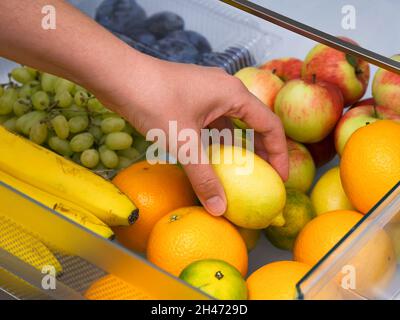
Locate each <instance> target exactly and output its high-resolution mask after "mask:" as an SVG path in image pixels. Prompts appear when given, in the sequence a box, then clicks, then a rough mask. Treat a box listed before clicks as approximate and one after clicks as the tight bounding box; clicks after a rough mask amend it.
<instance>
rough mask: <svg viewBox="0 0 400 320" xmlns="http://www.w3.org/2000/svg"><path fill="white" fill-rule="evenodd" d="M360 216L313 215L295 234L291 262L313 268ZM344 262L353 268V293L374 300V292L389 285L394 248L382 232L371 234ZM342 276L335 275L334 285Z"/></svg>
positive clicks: (352, 213)
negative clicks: (354, 287)
mask: <svg viewBox="0 0 400 320" xmlns="http://www.w3.org/2000/svg"><path fill="white" fill-rule="evenodd" d="M362 217H363V215H362V214H360V213H358V212H355V211H348V210H338V211H331V212H327V213H324V214H322V215H319V216H317V217H316V218H314V219H313V220H311V221H310V222H309V223H308V224H307V225H306V226H305V227H304V229H303V230H302V231H301V232H300V234H299V235H298V237H297V239H296V242H295V245H294V250H293V255H294V259H295V260H296V261H299V262H303V263H306V264H308V265H310V266H313V265H315V264H316V263H317V262H318V261H319V260H320V259H321V258H323V257H324V256H325V255H326V254H327V253H328V252H329V251H330V250H331V249H332V248H333V247H334V246H335V245H336V244H337V243H338V242H339V241H340V240H341V239H342V238H343V237H344V236H345V235H346V234H347V233H348V232H349V231H350V230H351V229H352V228H353V227H354V226H355V225H356V224H357V223H358V222H359V221H360V220H361V219H362ZM342 250H343V249H342ZM353 251H354V250H353ZM346 261H347V262H346V263H347V266H350V267H352V268H354V275H355V277H356V278H355V283H356V290H355V291H357V292H358V293H359V294H361V295H362V296H364V297H371V298H372V297H375V298H376V297H377V296H376V294H377V292H379V291H381V290H382V289H383V288H384V287H385V286H386V285H387V284H388V283H390V281H391V279H392V278H393V274H394V273H395V270H396V258H395V249H394V247H393V243H392V241H391V240H390V238H389V236H388V235H387V233H386V232H385V231H383V230H376V231H375V232H374V233H373V234H371V235H370V239H369V241H368V242H366V243H365V244H364V245H363V246H362V248H361V249H359V250H357V251H354V252H353V254H352V256H351V257H349V258H348V259H347V260H346ZM345 276H346V273H343V272H339V273H338V275H337V276H336V283H337V284H338V285H342V282H343V280H346V279H345Z"/></svg>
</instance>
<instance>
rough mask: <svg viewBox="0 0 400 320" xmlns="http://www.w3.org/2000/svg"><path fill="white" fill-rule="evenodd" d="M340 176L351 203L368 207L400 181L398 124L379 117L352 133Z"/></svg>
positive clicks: (364, 207)
mask: <svg viewBox="0 0 400 320" xmlns="http://www.w3.org/2000/svg"><path fill="white" fill-rule="evenodd" d="M340 177H341V179H342V184H343V189H344V191H345V193H346V195H347V197H348V198H349V199H350V202H351V203H352V204H353V206H354V207H355V208H356V209H357V210H358V211H360V212H362V213H367V212H368V211H369V210H371V209H372V207H373V206H374V205H375V204H376V203H377V202H379V200H381V199H382V197H383V196H384V195H385V194H386V193H388V192H389V190H390V189H391V188H393V187H394V186H395V184H396V183H398V182H399V181H400V124H399V123H396V122H394V121H390V120H380V121H377V122H374V123H372V124H369V125H367V126H365V127H362V128H360V129H358V130H357V131H356V132H354V133H353V135H352V136H351V137H350V139H349V141H348V142H347V143H346V146H345V148H344V151H343V154H342V159H341V164H340Z"/></svg>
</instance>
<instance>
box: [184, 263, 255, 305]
mask: <svg viewBox="0 0 400 320" xmlns="http://www.w3.org/2000/svg"><path fill="white" fill-rule="evenodd" d="M179 278H181V279H182V280H183V281H185V282H187V283H188V284H190V285H192V286H193V287H196V288H198V289H200V290H201V291H203V292H205V293H207V294H208V295H210V296H212V297H214V298H216V299H220V300H246V299H247V287H246V282H245V281H244V279H243V278H242V275H241V274H240V272H239V271H238V270H237V269H236V268H235V267H233V266H232V265H230V264H229V263H227V262H225V261H222V260H216V259H205V260H199V261H195V262H193V263H191V264H190V265H188V266H187V267H186V268H185V269H184V270H183V271H182V273H181V274H180V276H179Z"/></svg>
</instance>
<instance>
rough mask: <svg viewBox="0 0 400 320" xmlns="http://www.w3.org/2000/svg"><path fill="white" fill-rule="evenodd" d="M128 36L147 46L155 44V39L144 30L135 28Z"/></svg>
mask: <svg viewBox="0 0 400 320" xmlns="http://www.w3.org/2000/svg"><path fill="white" fill-rule="evenodd" d="M128 36H129V37H130V38H132V39H133V40H135V41H138V42H140V43H143V44H145V45H147V46H151V45H153V44H155V43H156V42H157V39H156V37H155V36H154V34H152V33H151V32H149V31H147V30H146V29H145V28H137V29H134V30H132V31H131V32H130V33H129V34H128Z"/></svg>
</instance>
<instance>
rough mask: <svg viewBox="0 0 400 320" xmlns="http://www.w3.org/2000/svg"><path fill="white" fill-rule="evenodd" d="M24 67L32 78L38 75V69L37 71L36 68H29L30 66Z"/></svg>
mask: <svg viewBox="0 0 400 320" xmlns="http://www.w3.org/2000/svg"><path fill="white" fill-rule="evenodd" d="M24 68H25V69H26V70H27V71H28V72H29V74H30V75H31V76H32V77H33V78H34V79H36V78H37V77H38V75H39V71H37V70H36V69H34V68H31V67H28V66H25V67H24Z"/></svg>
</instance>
